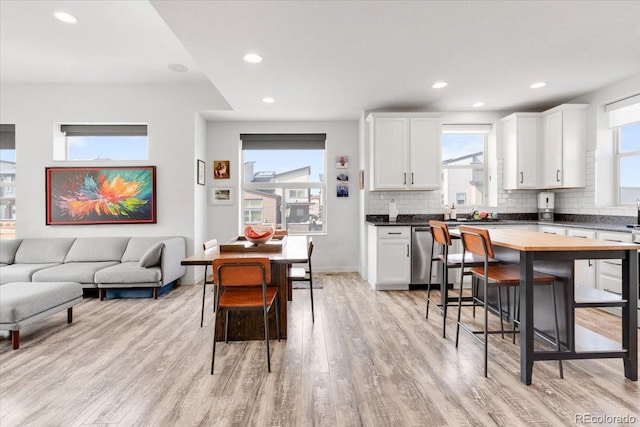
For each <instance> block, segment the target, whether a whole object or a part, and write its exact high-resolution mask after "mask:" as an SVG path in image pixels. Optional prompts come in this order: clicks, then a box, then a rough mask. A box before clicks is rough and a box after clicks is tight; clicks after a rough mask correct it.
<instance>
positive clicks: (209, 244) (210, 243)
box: [200, 239, 218, 328]
mask: <svg viewBox="0 0 640 427" xmlns="http://www.w3.org/2000/svg"><path fill="white" fill-rule="evenodd" d="M217 246H218V240H217V239H211V240H207V241H206V242H204V243H203V244H202V250H204V251H205V252H206V251H208V250H210V249H211V250H215V249H216V247H217ZM207 267H209V265H205V266H204V281H203V282H202V312H201V313H200V327H201V328H202V325H203V324H204V297H205V294H206V290H207V285H214V286H213V301H215V300H216V294H215V292H216V287H215V283H213V274H212V275H211V276H207ZM213 309H214V310H215V304H213Z"/></svg>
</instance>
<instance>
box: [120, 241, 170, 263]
mask: <svg viewBox="0 0 640 427" xmlns="http://www.w3.org/2000/svg"><path fill="white" fill-rule="evenodd" d="M165 239H166V237H132V238H131V239H129V244H127V249H126V250H125V251H124V254H123V255H122V262H131V261H136V262H137V261H140V259H141V258H142V256H143V255H144V254H145V253H146V252H147V250H148V249H149V248H150V247H151V246H153V245H154V244H155V243H158V242H160V241H162V240H165Z"/></svg>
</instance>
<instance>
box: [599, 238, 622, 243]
mask: <svg viewBox="0 0 640 427" xmlns="http://www.w3.org/2000/svg"><path fill="white" fill-rule="evenodd" d="M602 240H604V241H605V242H616V243H622V240H616V239H602Z"/></svg>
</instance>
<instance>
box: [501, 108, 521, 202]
mask: <svg viewBox="0 0 640 427" xmlns="http://www.w3.org/2000/svg"><path fill="white" fill-rule="evenodd" d="M502 157H503V163H502V172H503V183H502V186H503V187H504V189H505V190H515V189H517V188H518V175H519V173H518V124H517V119H516V118H512V119H509V120H505V121H504V122H502Z"/></svg>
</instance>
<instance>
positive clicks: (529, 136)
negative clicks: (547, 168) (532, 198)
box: [517, 117, 539, 188]
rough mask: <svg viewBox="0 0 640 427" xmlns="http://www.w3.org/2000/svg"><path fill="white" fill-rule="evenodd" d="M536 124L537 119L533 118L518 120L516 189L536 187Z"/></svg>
mask: <svg viewBox="0 0 640 427" xmlns="http://www.w3.org/2000/svg"><path fill="white" fill-rule="evenodd" d="M538 123H539V122H538V119H537V118H534V117H522V118H518V144H517V147H518V176H517V180H518V188H536V187H537V186H538V178H537V175H538V171H537V162H536V155H537V146H538V140H539V135H538Z"/></svg>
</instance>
